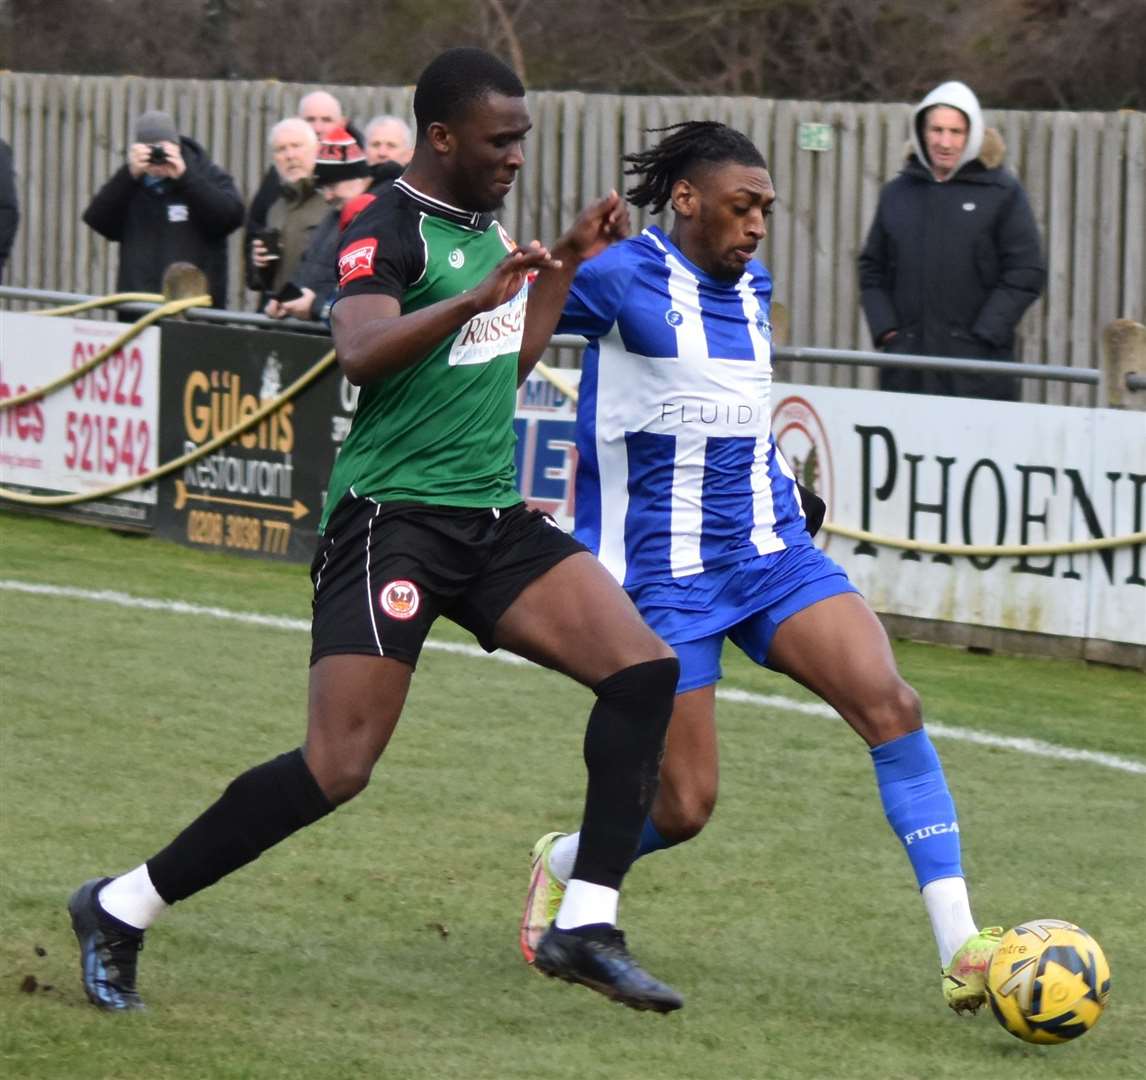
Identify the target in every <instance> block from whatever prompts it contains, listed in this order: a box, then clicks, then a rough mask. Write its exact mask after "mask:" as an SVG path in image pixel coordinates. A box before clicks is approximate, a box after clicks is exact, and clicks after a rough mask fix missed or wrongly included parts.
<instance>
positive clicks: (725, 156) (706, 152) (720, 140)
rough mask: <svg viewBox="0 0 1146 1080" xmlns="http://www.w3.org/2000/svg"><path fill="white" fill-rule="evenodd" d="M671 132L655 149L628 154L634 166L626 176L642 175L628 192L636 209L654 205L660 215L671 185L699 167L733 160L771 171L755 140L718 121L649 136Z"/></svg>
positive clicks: (694, 122) (687, 124)
mask: <svg viewBox="0 0 1146 1080" xmlns="http://www.w3.org/2000/svg"><path fill="white" fill-rule="evenodd" d="M666 131H667V132H669V134H667V135H665V137H664V138H663V139H661V141H660V142H659V143H657V144H656V146H650V147H649V149H647V150H638V151H637V152H636V153H635V154H626V155H625V157H624V160H625V162H626V163H627V164H628V165H629V166H631V167H630V168H627V169H626V170H625V175H626V176H639V177H641V182H640V183H639V184H637V185H636V186H635V187H632V188H630V189H629V190H628V191H627V192H625V197H626V198H627V199H628V200H629V202H631V203H632V204H633V205H634V206H651V207H652V212H653V213H654V214H659V213H660V212H661V211H662V210H663V209H664V208H665V206H666V205H668V202H669V200H670V199H671V198H672V186H673V184H675V183H676V182H677V181H678V180H680V179H682V178H684V177H686V176H687V175H688V173H689V172H690V171H691V170H692V169H694V168H695V167H696V166H697V165H709V164H717V163H719V162H726V161H731V162H734V163H736V164H737V165H758V166H759V167H760V168H762V169H766V168H768V165H767V163H766V162H765V161H764V156H763V155H762V154H761V153H760V151H759V150H757V149H756V147H755V145H754V144H753V142H752V140H751V139H749V138H748V137H747V136H746V135H741V134H740V132H739V131H735V130H733V129H732V128H730V127H728V126H727V125H726V124H720V123H717V122H716V121H715V120H686V121H685V122H684V123H682V124H670V125H669V126H668V127H662V128H648V129H647V132H648V134H650V135H655V134H659V133H661V132H666Z"/></svg>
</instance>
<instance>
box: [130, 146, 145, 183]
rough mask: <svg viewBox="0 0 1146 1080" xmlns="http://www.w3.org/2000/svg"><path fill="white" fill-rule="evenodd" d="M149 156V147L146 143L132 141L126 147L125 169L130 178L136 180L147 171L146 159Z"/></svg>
mask: <svg viewBox="0 0 1146 1080" xmlns="http://www.w3.org/2000/svg"><path fill="white" fill-rule="evenodd" d="M150 156H151V147H150V146H148V145H147V143H138V142H137V143H132V144H131V145H130V146H129V147H128V148H127V171H128V172H130V173H131V175H132V178H133V179H135V180H138V179H139V178H140V177H141V176H142V175H143V174H144V173H145V172H147V159H148V158H149V157H150Z"/></svg>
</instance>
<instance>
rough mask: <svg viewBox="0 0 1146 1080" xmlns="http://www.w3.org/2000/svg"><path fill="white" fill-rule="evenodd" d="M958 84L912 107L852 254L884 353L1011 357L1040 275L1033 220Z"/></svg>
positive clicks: (928, 378)
mask: <svg viewBox="0 0 1146 1080" xmlns="http://www.w3.org/2000/svg"><path fill="white" fill-rule="evenodd" d="M1005 152H1006V147H1005V145H1004V143H1003V139H1002V137H1001V136H1000V135H999V133H998V132H997V131H996V130H995V129H994V128H985V126H984V123H983V113H982V110H981V109H980V107H979V101H978V99H977V98H976V97H975V95H974V93H973V92H972V91H971V89H970V87H968V86H966V85H965V84H963V83H961V82H946V83H943V84H942V85H941V86H938V87H936V88H935V89H934V90H932V91H931V93H930V94H928V95H927V97H926V98H924V99H923V101H922V102H921V103H920V104H919V105H918V106H917V107H916V109H915V114H914V116H913V119H912V125H911V144H910V147H909V152H908V157H907V162H906V164H905V165H904V166H903V169H902V171H901V172H900V174H899V175H898V176H897V177H896V178H895V179H894V180H892V181H891V182H890V183H888V184H887V185H886V186H885V187H884V189H883V191H881V192H880V197H879V206H878V208H877V210H876V215H875V220H874V221H873V222H872V225H871V229H870V231H869V232H868V236H867V242H866V243H865V244H864V248H863V251H862V252H861V254H860V257H859V278H860V289H861V294H860V302H861V303H862V305H863V310H864V315H865V316H866V317H867V322H868V326H869V328H870V329H871V334H872V338H873V340H874V341H875V344H876V346H877V347H879V348H884V349H886V350H887V351H888V352H891V353H905V354H911V353H915V354H921V355H925V356H953V357H962V358H969V359H973V360H1013V359H1014V346H1015V326H1016V325H1017V323H1018V321H1019V319H1020V317H1021V316H1022V314H1023V312H1024V311H1026V309H1027V308H1028V307H1029V306H1030V305H1031V304H1033V303H1034V302H1035V300H1037V299H1038V296H1039V293H1040V292H1041V291H1042V288H1043V282H1044V280H1045V277H1046V268H1045V263H1044V260H1043V256H1042V251H1041V247H1040V244H1039V233H1038V226H1037V225H1036V224H1035V219H1034V215H1033V214H1032V213H1031V208H1030V204H1029V203H1028V202H1027V197H1026V194H1025V193H1024V192H1023V188H1022V185H1020V184H1019V181H1018V180H1017V179H1016V178H1015V176H1014V175H1013V174H1012V173H1010V172H1008V171H1007V170H1006V169H1005V168H1004V167H1003V156H1004V154H1005ZM879 385H880V388H881V389H883V390H897V391H899V392H901V393H916V394H943V395H948V396H954V397H979V398H995V399H999V400H1007V401H1014V400H1017V399H1018V396H1019V385H1018V380H1017V379H1015V378H1007V377H999V376H994V375H978V374H960V373H956V372H949V371H916V370H911V369H908V368H884V369H882V370H881V371H880V378H879Z"/></svg>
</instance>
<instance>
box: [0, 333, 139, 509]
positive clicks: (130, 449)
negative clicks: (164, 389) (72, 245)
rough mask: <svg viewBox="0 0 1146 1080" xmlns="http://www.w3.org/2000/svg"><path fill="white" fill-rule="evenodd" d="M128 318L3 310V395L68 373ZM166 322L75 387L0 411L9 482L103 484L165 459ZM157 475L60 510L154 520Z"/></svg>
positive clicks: (34, 490) (51, 491)
mask: <svg viewBox="0 0 1146 1080" xmlns="http://www.w3.org/2000/svg"><path fill="white" fill-rule="evenodd" d="M124 329H125V326H124V325H123V324H122V323H114V322H101V321H98V320H95V319H71V318H44V317H42V316H37V315H30V314H22V313H13V312H2V313H0V401H2V400H3V399H5V398H11V397H16V396H18V395H20V394H22V393H24V392H25V391H27V390H33V389H35V388H37V387H40V386H44V385H46V384H47V383H49V382H51V381H53V380H54V379H57V378H59V377H60V376H61V375H65V374H67V373H68V372H69V371H73V370H75V369H76V368H77V367H80V366H81V365H82V364H84V363H85V362H86V361H87V360H89V359H91V358H92V357H93V356H94V355H95V354H96V353H98V352H99V351H100V350H101V349H103V348H105V347H106V346H107V345H109V344H110V343H111V342H113V341H114V340H115V339H116V338H117V337H118V336H119V335H121V334H122V333H123V331H124ZM159 334H160V332H159V330H158V329H157V328H155V327H148V328H147V329H146V330H144V331H143V332H142V333H141V334H140V335H139V336H138V337H136V338H135V339H134V340H132V341H130V342H128V343H127V344H126V345H124V346H123V347H122V348H121V349H118V350H117V351H116V352H114V353H112V355H111V356H110V357H108V359H107V360H106V361H105V362H104V363H102V364H100V365H99V366H98V367H96V368H94V369H93V370H92V371H90V372H88V373H87V374H86V375H83V376H81V377H80V378H79V379H77V380H76V381H74V382H73V383H71V384H70V385H69V386H65V387H62V388H61V389H59V390H57V391H55V392H54V393H52V394H49V395H48V396H47V397H44V398H40V399H38V400H32V401H28V402H25V403H24V404H22V405H16V406H13V407H12V408H9V409H4V410H2V411H0V487H6V488H9V489H12V490H14V491H19V492H23V493H26V494H33V495H58V494H65V493H79V492H93V491H98V490H100V489H102V488H105V487H109V486H111V485H113V484H116V483H119V482H121V481H124V480H128V479H130V478H131V477H133V476H140V475H142V474H144V473H146V472H148V471H149V470H151V469H154V468H155V465H156V462H157V461H158V456H157V455H158V443H159V424H158V419H159ZM155 502H156V490H155V486H154V485H153V484H151V485H147V486H145V487H140V488H136V489H134V490H131V491H127V492H124V493H123V494H121V495H117V496H113V497H111V498H105V499H97V500H93V501H90V502H80V503H76V504H74V505H71V506H68V507H66V508H60V510H59V512H60V513H61V514H64V515H66V516H69V517H81V518H87V519H91V520H98V521H102V522H104V523H106V524H109V525H115V524H119V525H122V526H124V527H126V528H150V527H151V525H152V524H153V523H154V514H155Z"/></svg>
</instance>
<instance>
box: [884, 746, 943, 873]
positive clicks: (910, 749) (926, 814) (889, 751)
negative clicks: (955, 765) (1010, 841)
mask: <svg viewBox="0 0 1146 1080" xmlns="http://www.w3.org/2000/svg"><path fill="white" fill-rule="evenodd" d="M871 759H872V763H873V764H874V765H875V779H876V783H877V784H878V785H879V797H880V799H881V801H882V802H883V812H884V813H885V814H886V815H887V820H888V823H889V824H890V825H891V827H892V828H893V829H894V830H895V834H896V836H898V837H899V839H900V841H901V842H902V844H903V846H904V848H905V850H906V851H907V857H908V858H909V859H910V860H911V866H912V869H913V870H914V871H915V878H916V880H917V881H918V882H919V887H920V888H921V889H922V888H923V886H924V885H926V884H927V883H928V882H929V881H934V880H936V879H937V878H945V877H962V876H963V866H962V862H961V860H960V852H959V822H958V818H957V817H956V814H955V802H954V800H953V799H952V798H951V792H950V791H948V790H947V779H946V778H945V777H944V775H943V766H942V765H940V763H939V755H938V754H936V753H935V747H934V746H932V745H931V740H930V739H929V738H928V737H927V732H926V731H924V730H923V729H922V728H920V730H919V731H913V732H911V733H909V734H907V735H901V736H900V737H899V738H898V739H892V740H891V742H886V743H883V744H882V745H880V746H875V747H872V749H871Z"/></svg>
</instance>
